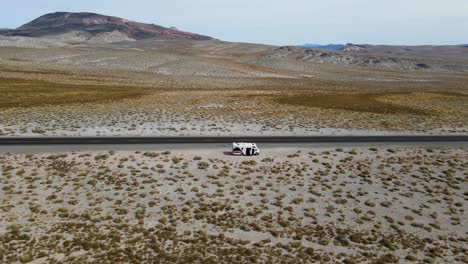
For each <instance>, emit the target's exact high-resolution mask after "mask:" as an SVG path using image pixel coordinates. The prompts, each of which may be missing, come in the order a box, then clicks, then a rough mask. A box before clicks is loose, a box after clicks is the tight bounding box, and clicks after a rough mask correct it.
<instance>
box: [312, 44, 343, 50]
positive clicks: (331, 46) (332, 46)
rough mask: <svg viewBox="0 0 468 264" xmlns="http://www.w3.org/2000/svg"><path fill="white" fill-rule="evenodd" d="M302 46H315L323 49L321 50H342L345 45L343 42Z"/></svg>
mask: <svg viewBox="0 0 468 264" xmlns="http://www.w3.org/2000/svg"><path fill="white" fill-rule="evenodd" d="M303 46H304V47H306V48H316V49H323V50H343V49H344V48H345V45H343V44H328V45H321V44H305V45H303Z"/></svg>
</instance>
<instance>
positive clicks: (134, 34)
mask: <svg viewBox="0 0 468 264" xmlns="http://www.w3.org/2000/svg"><path fill="white" fill-rule="evenodd" d="M0 34H1V35H5V36H22V37H61V38H68V39H76V40H104V41H108V42H113V41H121V40H140V39H163V40H172V39H191V40H210V39H212V38H211V37H208V36H203V35H199V34H194V33H190V32H184V31H180V30H178V29H176V28H166V27H162V26H158V25H154V24H145V23H139V22H135V21H129V20H126V19H123V18H118V17H112V16H105V15H100V14H94V13H69V12H56V13H51V14H46V15H44V16H41V17H39V18H37V19H35V20H33V21H31V22H29V23H27V24H25V25H23V26H21V27H19V28H17V29H14V30H6V31H0Z"/></svg>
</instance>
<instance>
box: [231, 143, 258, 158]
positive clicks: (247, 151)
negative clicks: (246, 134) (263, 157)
mask: <svg viewBox="0 0 468 264" xmlns="http://www.w3.org/2000/svg"><path fill="white" fill-rule="evenodd" d="M259 154H260V150H259V149H258V147H257V144H255V143H244V142H234V143H232V155H239V156H252V155H259Z"/></svg>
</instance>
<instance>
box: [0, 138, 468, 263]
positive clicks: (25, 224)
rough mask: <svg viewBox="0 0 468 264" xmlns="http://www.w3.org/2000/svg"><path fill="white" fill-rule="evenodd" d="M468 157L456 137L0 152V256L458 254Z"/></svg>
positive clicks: (434, 259) (253, 258)
mask: <svg viewBox="0 0 468 264" xmlns="http://www.w3.org/2000/svg"><path fill="white" fill-rule="evenodd" d="M227 150H228V149H226V151H227ZM467 160H468V152H467V148H466V147H464V146H461V147H456V146H446V147H442V146H431V147H424V146H392V145H386V146H371V147H364V146H353V147H351V146H345V147H330V146H315V147H308V146H302V147H301V146H294V147H272V146H270V147H268V148H264V149H262V154H261V155H260V156H257V157H234V156H230V155H228V154H227V153H223V149H220V148H216V147H211V148H204V149H203V148H201V149H197V148H187V149H184V147H183V146H182V147H180V148H177V149H175V150H173V149H172V150H161V149H157V150H153V151H150V150H147V149H146V150H141V151H138V150H116V151H112V150H107V151H100V150H99V151H97V150H82V151H63V152H60V151H59V152H51V151H39V152H31V153H21V151H20V152H14V153H8V152H6V151H1V154H0V173H1V174H2V177H1V181H0V186H1V188H0V212H1V213H0V234H1V236H0V260H1V262H3V263H64V262H66V263H85V262H93V263H129V262H132V263H142V262H151V263H247V262H257V263H312V262H321V263H337V262H340V263H398V262H399V263H409V262H415V263H466V262H467V261H468V255H467V253H466V252H467V245H468V243H467V242H468V241H467V239H468V234H467V230H468V229H467V225H466V224H467V222H466V213H465V211H466V209H467V203H466V199H467V195H468V193H467V191H466V190H467V188H468V186H467V176H468V175H467V165H468V163H467Z"/></svg>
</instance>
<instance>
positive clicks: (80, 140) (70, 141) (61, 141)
mask: <svg viewBox="0 0 468 264" xmlns="http://www.w3.org/2000/svg"><path fill="white" fill-rule="evenodd" d="M240 141H243V142H255V143H282V144H285V143H295V144H297V143H366V142H367V143H424V142H427V143H430V142H440V143H443V142H447V143H448V142H451V143H454V142H460V143H462V142H463V143H466V142H468V135H457V136H444V135H442V136H300V137H289V136H288V137H269V136H266V137H0V145H4V146H7V145H9V146H11V145H16V146H20V145H23V146H27V145H106V144H118V145H129V144H210V143H211V144H213V143H232V142H240Z"/></svg>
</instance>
